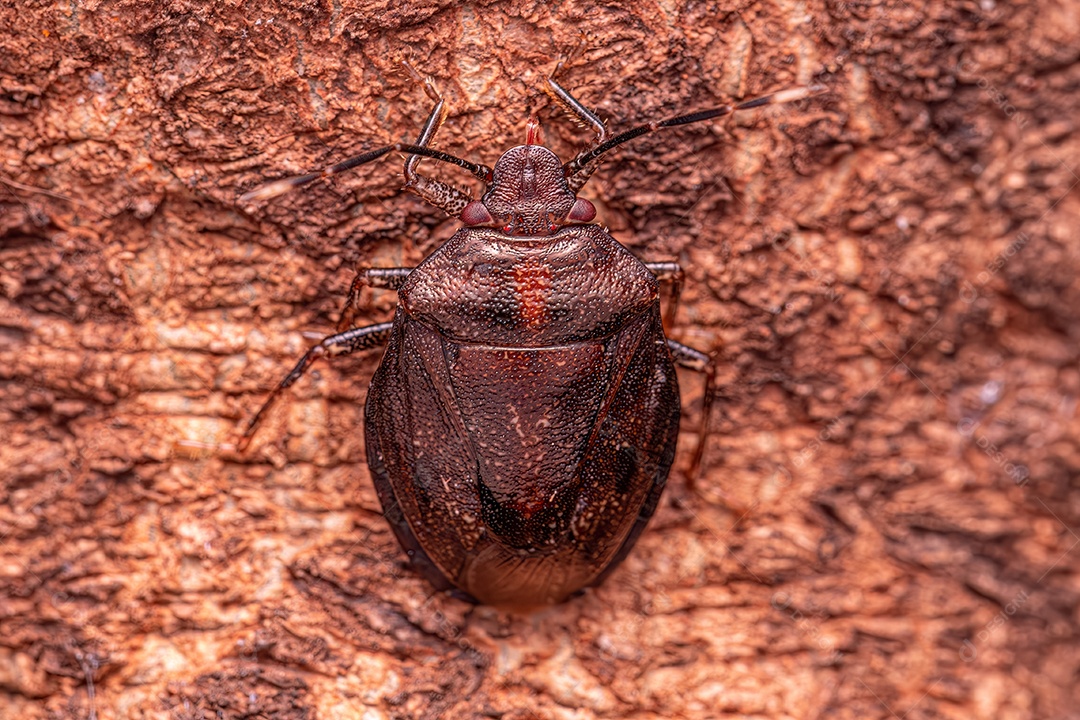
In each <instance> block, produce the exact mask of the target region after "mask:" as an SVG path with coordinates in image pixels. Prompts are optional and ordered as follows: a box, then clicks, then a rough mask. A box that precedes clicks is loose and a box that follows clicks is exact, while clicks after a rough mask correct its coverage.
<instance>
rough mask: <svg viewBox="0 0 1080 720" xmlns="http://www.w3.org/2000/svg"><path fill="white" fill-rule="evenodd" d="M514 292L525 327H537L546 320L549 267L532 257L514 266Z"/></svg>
mask: <svg viewBox="0 0 1080 720" xmlns="http://www.w3.org/2000/svg"><path fill="white" fill-rule="evenodd" d="M514 292H515V293H516V294H517V300H518V311H519V312H520V313H521V319H522V320H523V321H524V322H525V325H526V326H527V327H533V328H534V327H539V326H541V325H543V324H544V323H546V322H547V321H548V308H547V302H548V296H549V295H550V294H551V268H550V267H548V266H547V265H544V264H543V263H541V262H539V261H538V260H536V259H534V258H528V259H526V260H524V261H522V262H521V263H519V264H518V265H515V266H514Z"/></svg>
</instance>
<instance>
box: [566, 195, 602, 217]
mask: <svg viewBox="0 0 1080 720" xmlns="http://www.w3.org/2000/svg"><path fill="white" fill-rule="evenodd" d="M594 217H596V206H595V205H593V204H592V203H591V202H589V201H588V200H586V199H585V198H578V199H577V200H575V201H574V207H572V208H570V212H568V213H567V214H566V219H567V220H573V221H574V222H590V221H592V219H593V218H594Z"/></svg>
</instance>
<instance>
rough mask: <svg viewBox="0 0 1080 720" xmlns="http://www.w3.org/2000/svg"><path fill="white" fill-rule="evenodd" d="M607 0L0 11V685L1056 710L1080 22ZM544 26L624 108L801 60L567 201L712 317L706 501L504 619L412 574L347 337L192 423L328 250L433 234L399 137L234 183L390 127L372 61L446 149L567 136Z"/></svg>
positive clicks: (371, 704) (255, 701)
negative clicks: (268, 196)
mask: <svg viewBox="0 0 1080 720" xmlns="http://www.w3.org/2000/svg"><path fill="white" fill-rule="evenodd" d="M631 5H632V6H633V7H620V6H619V5H618V4H610V5H605V4H598V3H594V2H590V1H584V2H563V3H550V4H549V3H529V2H484V3H478V4H470V5H459V4H457V3H449V2H423V3H410V4H407V5H406V4H404V3H368V4H350V3H345V4H340V3H320V4H305V5H304V6H302V7H296V6H291V5H286V4H282V3H278V2H272V1H267V2H253V3H244V4H239V3H231V4H210V3H207V4H202V3H186V2H182V1H180V0H169V1H162V2H150V3H87V4H83V3H72V4H70V5H40V6H36V5H35V6H26V7H18V8H14V7H10V6H8V7H6V8H0V18H2V21H3V24H4V26H5V27H8V28H12V30H13V31H11V32H7V33H5V34H3V35H2V36H0V142H2V157H3V161H4V163H3V167H2V169H0V398H2V401H0V435H2V441H0V501H2V502H0V717H4V718H8V717H11V718H15V717H19V718H57V717H73V718H87V717H96V718H102V719H103V720H104V719H111V718H121V717H139V718H158V717H160V718H212V717H227V718H263V717H265V718H271V717H272V718H293V717H295V718H351V717H357V718H361V717H362V718H410V717H417V718H419V717H425V718H426V717H455V718H465V717H493V718H504V719H506V720H523V719H524V718H570V717H573V718H592V717H612V718H629V717H632V718H718V717H740V718H810V717H837V718H872V717H883V718H884V717H894V716H897V717H898V716H903V717H907V718H912V719H915V718H924V717H925V718H929V717H945V718H1053V717H1072V716H1073V714H1074V713H1075V712H1076V710H1075V708H1076V707H1078V706H1080V691H1078V690H1077V687H1078V683H1077V674H1078V669H1080V643H1078V638H1077V630H1076V624H1077V620H1078V603H1077V599H1078V594H1080V547H1078V543H1080V536H1078V533H1080V487H1078V486H1080V481H1078V477H1080V450H1078V447H1077V441H1076V439H1077V437H1080V421H1078V418H1077V398H1078V397H1080V369H1078V366H1077V356H1078V352H1077V347H1078V342H1080V323H1078V322H1077V320H1076V314H1075V308H1076V307H1078V306H1080V290H1078V287H1080V286H1078V285H1077V284H1076V281H1075V278H1076V277H1077V275H1078V274H1080V244H1078V243H1077V240H1076V234H1077V227H1078V223H1080V201H1078V194H1077V193H1078V190H1077V189H1076V183H1077V178H1078V173H1080V162H1078V159H1080V141H1078V140H1077V136H1076V134H1075V118H1077V117H1080V100H1078V98H1080V92H1078V91H1080V64H1078V63H1077V59H1078V49H1077V44H1076V42H1075V38H1076V37H1077V34H1078V32H1080V30H1078V28H1080V10H1078V8H1077V6H1076V5H1075V4H1069V3H1058V2H1054V1H1053V0H1039V1H1038V2H1030V3H999V4H995V3H994V2H992V1H991V2H982V3H978V4H976V3H945V2H939V1H936V0H931V1H927V2H914V3H907V2H884V3H862V2H855V3H848V2H836V1H835V0H824V1H818V2H811V3H809V4H806V3H796V2H793V1H791V0H781V1H777V2H766V3H749V2H735V3H727V4H724V3H713V2H705V3H685V4H682V3H679V4H671V3H657V4H640V5H638V4H631ZM564 57H566V58H568V59H567V62H566V63H565V67H564V69H563V70H562V72H561V73H560V76H559V78H560V82H561V83H562V84H563V85H565V86H566V87H568V88H569V89H571V90H572V91H573V92H574V93H575V94H576V96H577V97H579V98H580V99H581V100H582V101H583V102H584V103H585V104H587V105H588V106H589V107H591V108H594V109H595V110H596V111H597V112H598V113H599V115H600V116H601V117H603V118H605V119H606V120H608V121H609V124H610V127H611V128H612V130H615V131H618V130H622V129H627V128H630V127H633V126H634V125H636V124H639V123H642V122H646V121H649V120H653V119H662V118H664V117H669V116H671V115H674V114H680V113H683V112H691V111H695V110H700V109H706V108H711V107H715V106H718V105H721V104H723V103H726V102H728V101H730V100H732V99H745V98H750V97H753V96H755V95H758V94H761V93H764V92H768V91H771V90H774V89H779V88H787V87H793V86H799V85H807V84H812V83H815V84H817V83H820V84H822V85H824V86H825V88H826V91H825V92H824V93H822V94H820V95H817V96H815V97H814V98H811V99H809V100H805V101H800V102H798V103H794V104H791V105H786V106H777V107H768V108H765V109H761V110H754V111H748V112H745V113H741V114H738V115H737V116H735V117H731V118H729V119H725V120H722V121H715V122H710V123H702V124H698V125H691V126H687V127H685V128H678V129H671V130H665V131H663V132H659V133H656V134H655V135H653V136H650V137H646V138H641V139H639V140H637V141H635V142H633V143H631V144H628V145H626V146H625V147H624V148H622V149H620V150H618V151H613V152H612V153H611V158H610V159H609V161H608V162H607V164H606V165H604V166H603V168H602V169H601V170H599V171H598V172H597V173H596V175H595V176H594V178H593V179H592V180H591V181H590V183H589V185H588V186H587V187H586V188H585V189H584V190H583V191H582V195H583V196H584V197H588V198H589V199H591V200H592V201H593V202H594V203H596V205H597V208H598V210H599V217H598V220H599V221H600V222H602V223H604V224H605V225H606V226H608V227H609V228H610V229H611V232H612V234H613V235H614V236H615V237H616V238H617V239H619V240H620V241H621V242H623V243H624V244H625V245H626V246H627V247H629V248H630V249H631V250H632V251H634V252H635V253H636V254H637V255H638V256H639V257H641V258H642V259H645V260H656V261H662V260H669V259H677V260H679V261H680V262H682V263H683V265H684V266H685V267H687V268H688V278H687V286H686V291H685V293H684V296H683V298H684V303H683V305H682V307H681V308H680V310H679V314H678V317H677V323H676V328H675V329H674V332H673V336H674V337H676V338H677V339H679V340H681V341H684V342H686V343H687V344H690V345H693V346H695V347H700V348H703V349H709V348H711V347H716V348H718V361H719V367H720V378H719V380H720V388H721V394H720V399H719V401H718V405H719V407H718V408H717V409H716V412H715V414H714V416H713V418H712V423H713V426H714V433H713V434H712V435H711V437H710V439H709V445H708V447H707V450H706V453H705V460H704V469H703V471H702V474H701V477H699V478H698V480H697V482H696V485H695V488H694V489H693V490H692V491H691V490H690V489H689V488H688V485H687V483H686V479H685V477H684V476H683V474H682V473H681V472H680V471H678V470H676V471H675V472H673V473H672V478H671V480H670V483H669V488H668V490H667V491H666V494H665V496H664V498H663V499H662V500H661V506H660V509H659V510H658V512H657V515H656V516H655V518H654V519H653V521H652V523H651V524H650V526H649V528H648V529H647V530H646V532H645V534H644V535H643V537H642V539H641V541H640V543H639V544H638V546H637V548H636V549H635V550H634V552H633V553H632V554H631V556H630V557H629V559H628V560H627V561H626V562H625V563H624V565H623V566H622V567H621V568H620V569H619V570H618V571H617V572H615V573H614V575H613V576H612V577H611V578H610V579H609V580H608V581H607V582H606V583H605V584H604V585H602V586H601V587H599V588H597V589H595V590H591V591H589V592H587V593H586V594H585V595H584V596H582V597H579V598H576V599H573V600H571V601H569V602H566V603H564V604H562V605H559V606H557V607H553V608H550V609H547V610H544V611H541V612H537V613H535V614H532V615H528V616H526V615H515V614H509V613H505V612H500V611H497V610H493V609H491V608H486V607H474V606H471V605H468V604H466V603H463V602H460V601H458V600H455V599H453V598H450V597H448V596H446V595H444V594H440V593H435V592H434V591H433V590H432V589H431V588H430V587H429V586H428V585H427V584H426V583H425V582H424V581H423V580H421V579H420V578H419V577H418V576H416V575H415V574H414V573H413V572H412V571H411V570H410V569H409V567H408V565H407V564H406V563H405V558H404V555H403V553H402V552H401V551H400V549H399V548H398V546H397V544H396V543H395V541H394V539H393V537H392V535H391V533H390V532H389V530H388V528H387V526H386V524H385V522H384V521H383V519H382V518H381V516H380V513H379V506H378V502H377V499H376V497H375V492H374V489H373V487H372V485H371V482H370V478H369V475H368V471H367V467H366V465H365V463H364V455H363V447H362V445H363V443H362V435H361V413H362V407H363V400H364V397H365V393H366V388H367V383H368V382H369V380H370V377H371V374H372V373H373V371H374V369H375V366H376V365H377V363H378V359H379V353H378V352H370V353H366V354H363V355H359V356H356V357H349V358H343V359H340V360H335V361H333V362H323V363H320V364H319V365H318V366H317V367H316V369H315V370H314V371H313V372H312V373H311V374H310V376H309V377H308V378H306V379H305V380H303V381H302V382H300V383H298V384H297V385H296V386H295V388H293V389H292V390H291V391H290V392H289V393H288V394H287V397H286V398H285V401H284V402H283V403H281V404H280V406H279V407H277V408H276V409H275V411H274V412H273V413H272V414H271V417H270V419H269V421H268V422H267V424H266V426H265V427H263V428H262V429H261V431H260V433H259V435H258V436H257V438H256V441H255V443H254V445H253V447H252V448H251V449H250V450H249V451H248V452H247V453H244V454H239V453H236V452H232V451H229V450H228V449H225V450H215V449H214V446H216V445H220V444H222V443H228V442H230V441H232V440H233V439H234V438H235V434H236V432H237V431H238V429H239V428H241V427H242V424H243V423H244V422H246V421H247V420H248V419H249V418H250V417H251V416H252V414H253V413H254V412H255V410H257V409H258V407H259V405H260V403H261V402H262V401H263V400H264V399H265V397H266V395H267V393H268V391H269V390H270V389H271V388H272V387H273V386H274V385H275V384H276V383H277V382H278V381H279V380H280V379H281V377H282V376H283V375H284V374H285V373H286V372H287V371H288V370H289V369H290V368H291V367H292V364H293V363H294V362H295V360H296V359H297V358H298V357H299V356H300V354H301V353H302V352H303V351H304V350H305V349H306V348H307V347H308V346H309V345H310V344H311V343H312V342H313V339H312V338H314V337H318V336H321V335H324V334H327V333H329V332H331V331H332V329H333V326H334V323H335V322H336V320H337V316H338V312H339V310H340V308H341V305H342V301H343V299H344V296H345V293H346V291H347V289H348V284H349V282H350V280H351V279H352V270H353V268H354V267H355V266H357V265H358V264H364V265H376V266H404V265H414V264H416V263H417V262H419V261H420V260H421V259H422V258H424V257H425V256H426V255H428V254H429V253H430V252H432V250H433V249H435V248H436V247H438V245H439V244H440V243H441V242H443V241H444V240H445V239H446V238H448V237H449V236H450V235H451V234H452V233H453V232H454V230H455V229H456V227H457V222H456V221H455V220H454V219H452V218H451V219H448V218H446V217H443V216H442V215H441V213H440V212H439V211H438V210H435V209H433V208H431V207H429V206H427V205H425V204H424V203H423V202H421V201H420V200H419V199H417V198H416V197H414V196H412V195H409V194H407V193H403V192H401V191H400V189H399V187H400V184H401V180H400V177H401V175H400V173H401V167H400V162H399V160H398V159H397V158H396V156H395V157H393V158H389V159H386V160H384V161H382V162H379V163H377V164H372V165H369V166H365V167H363V168H360V169H358V170H356V171H354V172H352V173H350V174H347V175H341V176H339V177H337V178H334V179H332V180H330V181H327V182H319V183H315V184H314V185H312V186H311V187H309V188H307V189H305V190H303V191H298V192H294V193H292V194H289V195H286V196H283V197H282V198H280V199H278V200H274V201H272V202H269V203H262V204H252V205H248V204H244V203H241V202H239V200H238V198H239V195H240V194H241V193H243V192H244V191H246V190H250V189H251V188H253V187H255V186H257V185H258V184H260V183H261V182H264V181H267V180H269V179H274V178H278V177H282V176H284V175H290V174H296V173H300V172H304V171H307V170H309V169H312V168H319V167H323V166H325V165H328V164H330V163H333V162H336V161H338V160H341V159H344V158H346V157H348V156H350V155H352V154H356V153H359V152H362V151H364V150H366V149H369V148H372V147H375V146H378V145H381V144H384V143H387V142H394V141H398V140H404V141H412V140H414V139H415V137H416V134H417V133H418V131H419V128H420V126H421V124H422V123H423V120H424V118H425V117H426V116H427V113H428V112H429V111H430V104H431V101H430V100H429V99H428V98H427V97H426V96H425V94H424V92H423V89H422V87H420V86H419V85H418V84H417V83H416V82H415V81H414V80H413V79H411V78H410V77H409V76H408V74H407V73H405V72H404V71H402V69H401V66H400V63H399V60H400V59H402V58H404V59H408V60H409V61H410V62H411V63H412V64H413V65H414V66H416V67H417V68H418V69H419V70H420V72H422V73H425V74H430V75H431V76H432V77H433V79H434V82H435V84H436V86H437V87H438V88H439V89H440V90H441V91H442V92H443V93H444V95H445V96H446V99H447V102H448V104H449V108H450V114H449V119H448V120H447V122H446V125H445V127H444V128H443V130H442V131H441V133H440V135H439V137H438V139H437V140H436V143H435V145H436V147H438V148H440V149H443V150H445V151H447V152H451V153H454V154H456V155H458V156H461V157H464V158H467V159H472V160H476V161H479V162H483V163H486V164H489V165H490V164H493V163H494V161H495V160H496V159H497V158H498V156H499V154H500V153H501V152H502V151H503V150H505V149H508V148H509V147H511V146H514V145H518V144H521V143H522V142H523V141H524V138H525V127H524V126H525V122H526V120H527V119H528V118H529V116H530V114H533V113H535V114H537V115H538V117H540V118H541V120H542V122H543V123H544V130H545V140H546V142H547V143H548V145H549V146H550V147H552V148H553V149H554V150H555V151H556V152H557V153H559V154H560V156H561V157H563V158H567V159H568V158H569V157H571V156H572V155H573V153H575V152H576V151H577V150H578V149H579V148H581V147H583V146H584V145H585V144H586V143H587V142H588V141H589V139H590V134H589V132H588V131H587V130H582V129H579V128H575V127H574V126H573V124H572V123H570V122H568V121H567V120H566V117H565V114H564V113H562V112H560V111H559V110H558V108H557V107H556V106H554V105H553V103H552V102H551V101H550V100H549V99H548V98H547V97H546V96H545V95H544V94H543V93H542V92H541V88H542V86H543V82H544V78H545V76H546V75H548V74H549V73H551V72H552V71H553V70H554V67H555V64H556V62H557V61H558V60H559V59H561V58H564ZM424 167H425V168H427V171H428V172H430V173H431V174H432V175H436V176H438V177H441V178H448V179H449V180H450V181H451V182H454V183H455V184H461V185H462V186H463V187H469V188H470V189H472V190H475V183H474V184H473V185H469V182H471V181H470V180H469V179H468V177H467V176H466V175H464V174H462V173H457V172H455V171H454V170H453V169H452V168H447V167H443V166H439V165H438V164H436V163H433V162H431V161H426V162H425V165H424ZM364 300H365V303H366V307H367V308H369V311H368V314H369V315H370V319H371V321H372V322H377V321H383V320H385V319H387V318H388V317H389V316H390V313H391V312H392V308H393V303H394V297H393V294H392V293H380V294H370V295H366V296H365V298H364ZM681 383H682V386H683V395H684V407H685V410H684V416H683V425H682V442H681V443H680V451H679V455H678V457H677V459H676V467H677V468H684V467H685V466H686V463H687V461H688V460H689V455H690V451H691V450H692V448H693V438H694V434H695V432H696V428H697V427H698V424H699V423H700V422H702V418H701V417H700V403H701V384H700V379H699V378H697V377H695V376H694V375H692V374H687V375H684V376H681ZM197 443H202V444H203V445H204V446H205V448H200V447H197V446H196V445H195V444H197Z"/></svg>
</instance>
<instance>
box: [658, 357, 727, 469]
mask: <svg viewBox="0 0 1080 720" xmlns="http://www.w3.org/2000/svg"><path fill="white" fill-rule="evenodd" d="M667 344H668V349H669V350H670V351H671V359H672V360H673V361H674V362H675V364H676V365H678V366H679V367H682V368H686V369H687V370H693V371H694V372H700V373H704V374H705V394H704V396H703V397H702V400H701V428H700V429H699V430H698V442H697V447H696V448H694V456H693V459H692V460H691V461H690V468H689V469H688V470H687V473H686V477H687V485H688V486H689V487H690V488H691V489H693V486H694V481H695V480H696V479H697V475H698V470H700V469H701V458H702V456H703V455H704V454H705V439H706V438H707V437H708V435H709V416H710V415H711V414H712V412H711V411H712V405H713V398H714V397H715V395H716V387H715V383H716V365H715V364H714V363H713V359H712V358H711V357H709V356H708V355H706V354H705V353H703V352H701V351H699V350H695V349H694V348H692V347H687V346H686V345H683V344H682V343H677V342H675V341H674V340H668V341H667Z"/></svg>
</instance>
